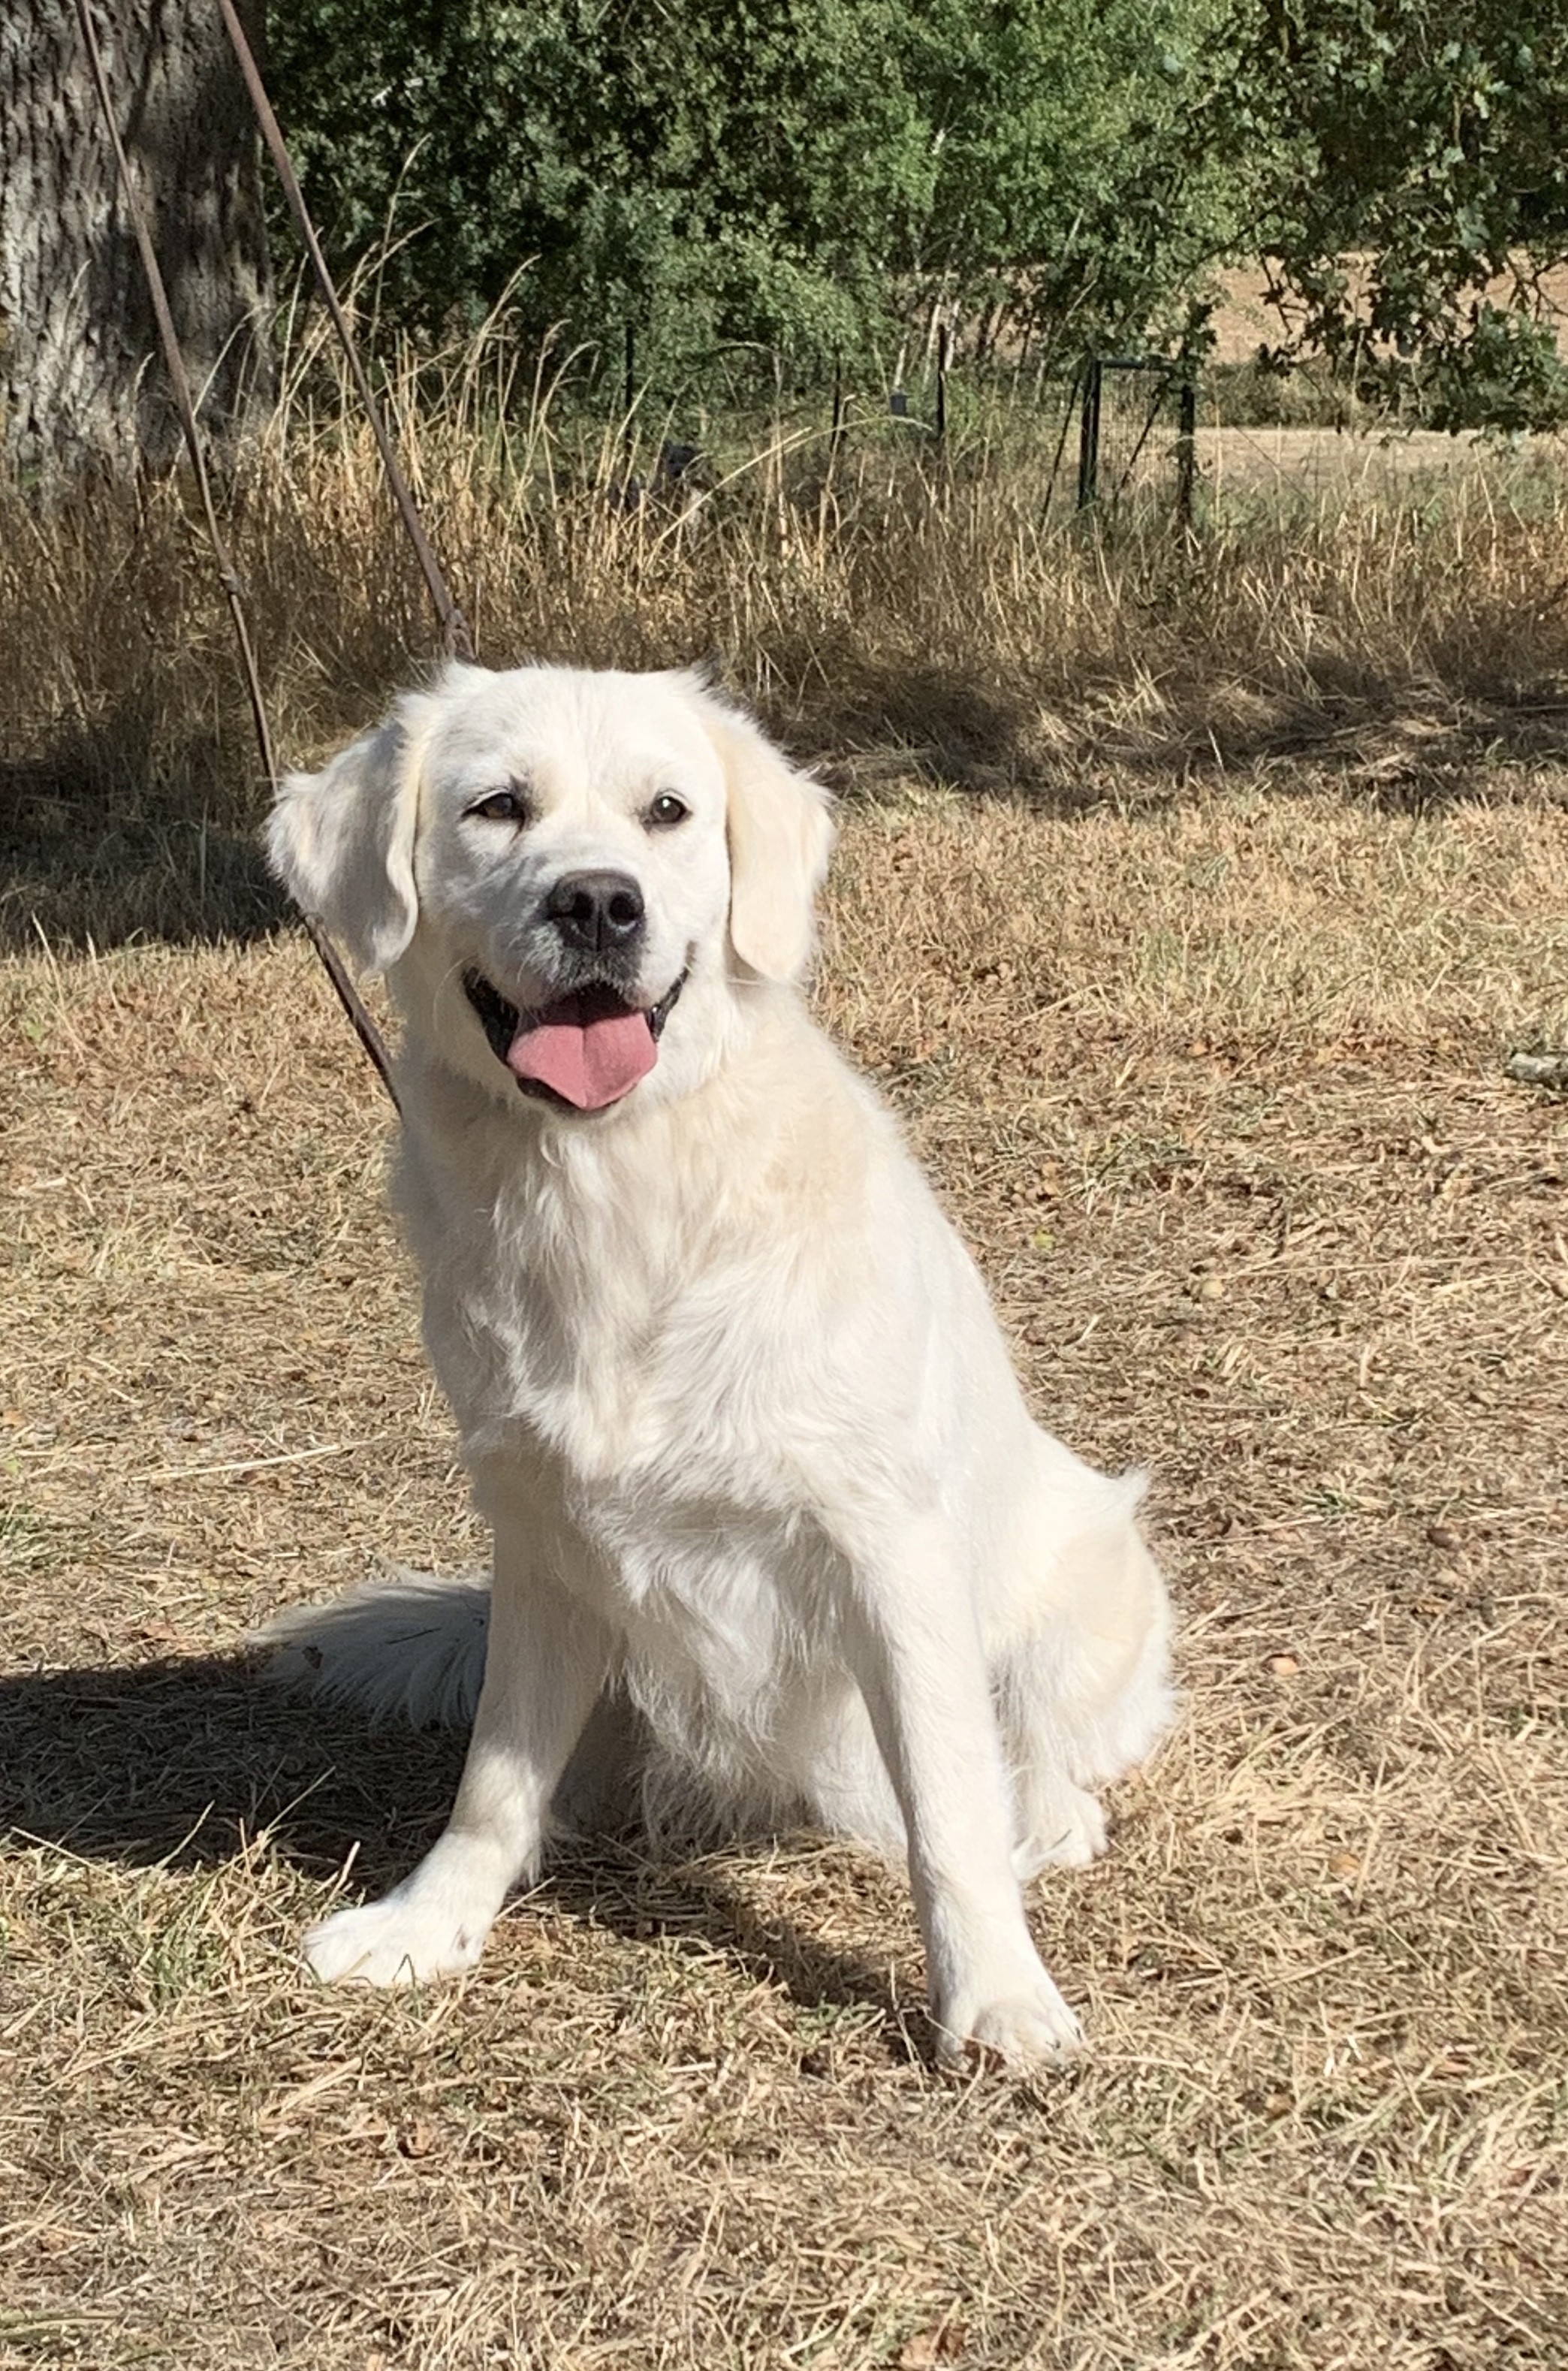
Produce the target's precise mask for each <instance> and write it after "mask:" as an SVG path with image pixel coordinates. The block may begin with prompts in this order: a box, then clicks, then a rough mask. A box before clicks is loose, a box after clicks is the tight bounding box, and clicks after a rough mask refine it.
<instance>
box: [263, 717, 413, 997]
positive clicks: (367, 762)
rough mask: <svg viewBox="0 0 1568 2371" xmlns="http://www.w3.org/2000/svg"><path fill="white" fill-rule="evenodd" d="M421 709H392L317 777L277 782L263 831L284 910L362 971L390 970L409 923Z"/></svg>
mask: <svg viewBox="0 0 1568 2371" xmlns="http://www.w3.org/2000/svg"><path fill="white" fill-rule="evenodd" d="M421 705H422V703H421V702H419V701H417V700H400V701H399V702H398V706H397V707H396V708H395V709H394V710H393V711H392V713H391V714H390V716H388V717H387V718H386V721H385V723H381V724H378V725H377V726H376V727H375V731H374V732H371V733H364V734H361V735H360V738H359V739H358V740H357V741H355V742H352V743H351V745H350V746H349V747H348V748H346V749H342V750H340V752H339V754H338V755H337V757H335V758H333V759H332V761H331V763H330V764H329V766H327V767H325V768H324V769H322V771H321V772H320V773H319V774H288V775H285V776H284V778H283V783H282V789H281V790H280V792H279V793H278V801H277V804H276V805H275V806H274V807H273V809H272V813H271V819H270V821H269V823H268V826H267V853H268V855H269V857H270V858H271V865H272V870H273V872H274V873H276V874H277V876H278V878H279V880H280V881H281V882H282V884H283V886H284V887H285V888H286V889H287V891H288V892H289V895H290V896H292V897H293V898H294V903H295V904H296V905H297V906H300V907H302V908H304V910H305V912H306V913H307V914H309V915H311V916H312V917H314V919H316V920H317V921H321V922H325V924H326V925H327V928H328V929H329V931H331V932H332V934H333V936H334V937H335V938H340V939H341V940H342V942H343V943H344V945H345V946H346V947H347V948H348V951H349V953H350V954H351V955H352V957H353V959H354V961H355V963H357V964H358V965H360V966H361V967H362V968H363V969H364V970H366V971H385V970H386V967H387V966H388V965H389V964H395V963H396V962H397V960H398V956H399V955H400V954H402V953H403V951H404V949H405V948H406V947H407V945H408V943H409V940H410V939H411V938H412V937H413V935H414V925H415V923H416V922H417V921H418V919H419V894H418V891H417V890H416V888H415V885H414V834H415V829H416V827H417V824H418V821H419V800H420V758H421V739H422V735H421V734H420V732H419V731H418V729H417V717H418V711H419V708H420V707H421Z"/></svg>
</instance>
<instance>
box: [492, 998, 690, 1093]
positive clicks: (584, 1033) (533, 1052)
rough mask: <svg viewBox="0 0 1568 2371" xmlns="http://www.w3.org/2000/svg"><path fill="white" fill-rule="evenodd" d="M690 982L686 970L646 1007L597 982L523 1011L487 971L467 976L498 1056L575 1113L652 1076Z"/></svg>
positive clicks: (535, 1089) (528, 1086)
mask: <svg viewBox="0 0 1568 2371" xmlns="http://www.w3.org/2000/svg"><path fill="white" fill-rule="evenodd" d="M685 986H686V974H685V972H682V974H681V976H680V977H679V978H678V979H677V980H676V982H675V984H674V987H673V988H672V989H670V992H669V994H668V995H667V996H664V997H663V998H661V1000H660V1001H659V1002H658V1003H657V1004H655V1005H651V1006H649V1007H646V1008H645V1007H643V1006H640V1005H636V1004H628V1002H627V1001H626V999H625V998H624V997H623V996H619V995H617V992H616V990H615V989H613V988H609V987H606V986H605V984H604V983H603V982H602V981H596V982H594V983H593V984H591V985H590V986H588V987H586V988H580V989H575V990H574V991H573V993H572V994H571V996H561V997H558V998H557V999H556V1000H555V1002H554V1003H553V1004H546V1005H542V1006H541V1007H540V1008H539V1009H538V1010H537V1011H536V1012H522V1011H520V1010H519V1008H518V1007H517V1006H516V1005H515V1004H513V1003H511V1002H509V1001H508V1000H507V999H506V998H505V997H504V996H502V992H501V990H500V989H499V988H496V987H493V986H492V985H491V983H490V981H489V980H488V979H486V978H485V977H484V975H483V973H482V972H477V971H467V972H465V973H464V975H463V989H464V993H465V994H466V995H467V999H468V1001H469V1003H470V1004H471V1005H472V1006H473V1008H474V1011H475V1012H477V1013H478V1016H479V1020H480V1022H481V1023H482V1024H483V1026H484V1033H485V1035H486V1036H487V1037H488V1038H489V1040H490V1048H491V1051H492V1052H493V1053H494V1054H495V1056H496V1058H497V1060H498V1061H502V1062H504V1063H505V1065H506V1067H507V1069H508V1070H510V1071H511V1072H512V1075H513V1078H514V1079H515V1080H516V1081H517V1083H518V1085H519V1086H520V1087H521V1088H522V1090H523V1092H524V1093H525V1094H530V1095H538V1096H540V1097H542V1098H543V1099H544V1100H545V1101H546V1102H547V1103H554V1104H560V1105H565V1106H566V1108H567V1109H568V1110H569V1111H603V1110H605V1108H606V1106H607V1105H610V1104H618V1103H619V1102H620V1100H621V1097H622V1096H623V1095H628V1094H629V1093H631V1091H632V1089H633V1087H635V1086H636V1084H637V1082H638V1081H639V1079H645V1078H646V1077H647V1076H648V1073H649V1071H650V1070H651V1069H652V1068H653V1065H654V1063H655V1062H656V1061H657V1060H658V1058H659V1039H660V1036H661V1035H662V1034H663V1027H664V1024H665V1022H666V1021H667V1020H668V1019H669V1017H670V1013H671V1012H672V1010H673V1009H674V1001H675V999H676V998H677V997H678V996H679V994H680V992H681V990H682V989H683V988H684V987H685Z"/></svg>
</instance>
